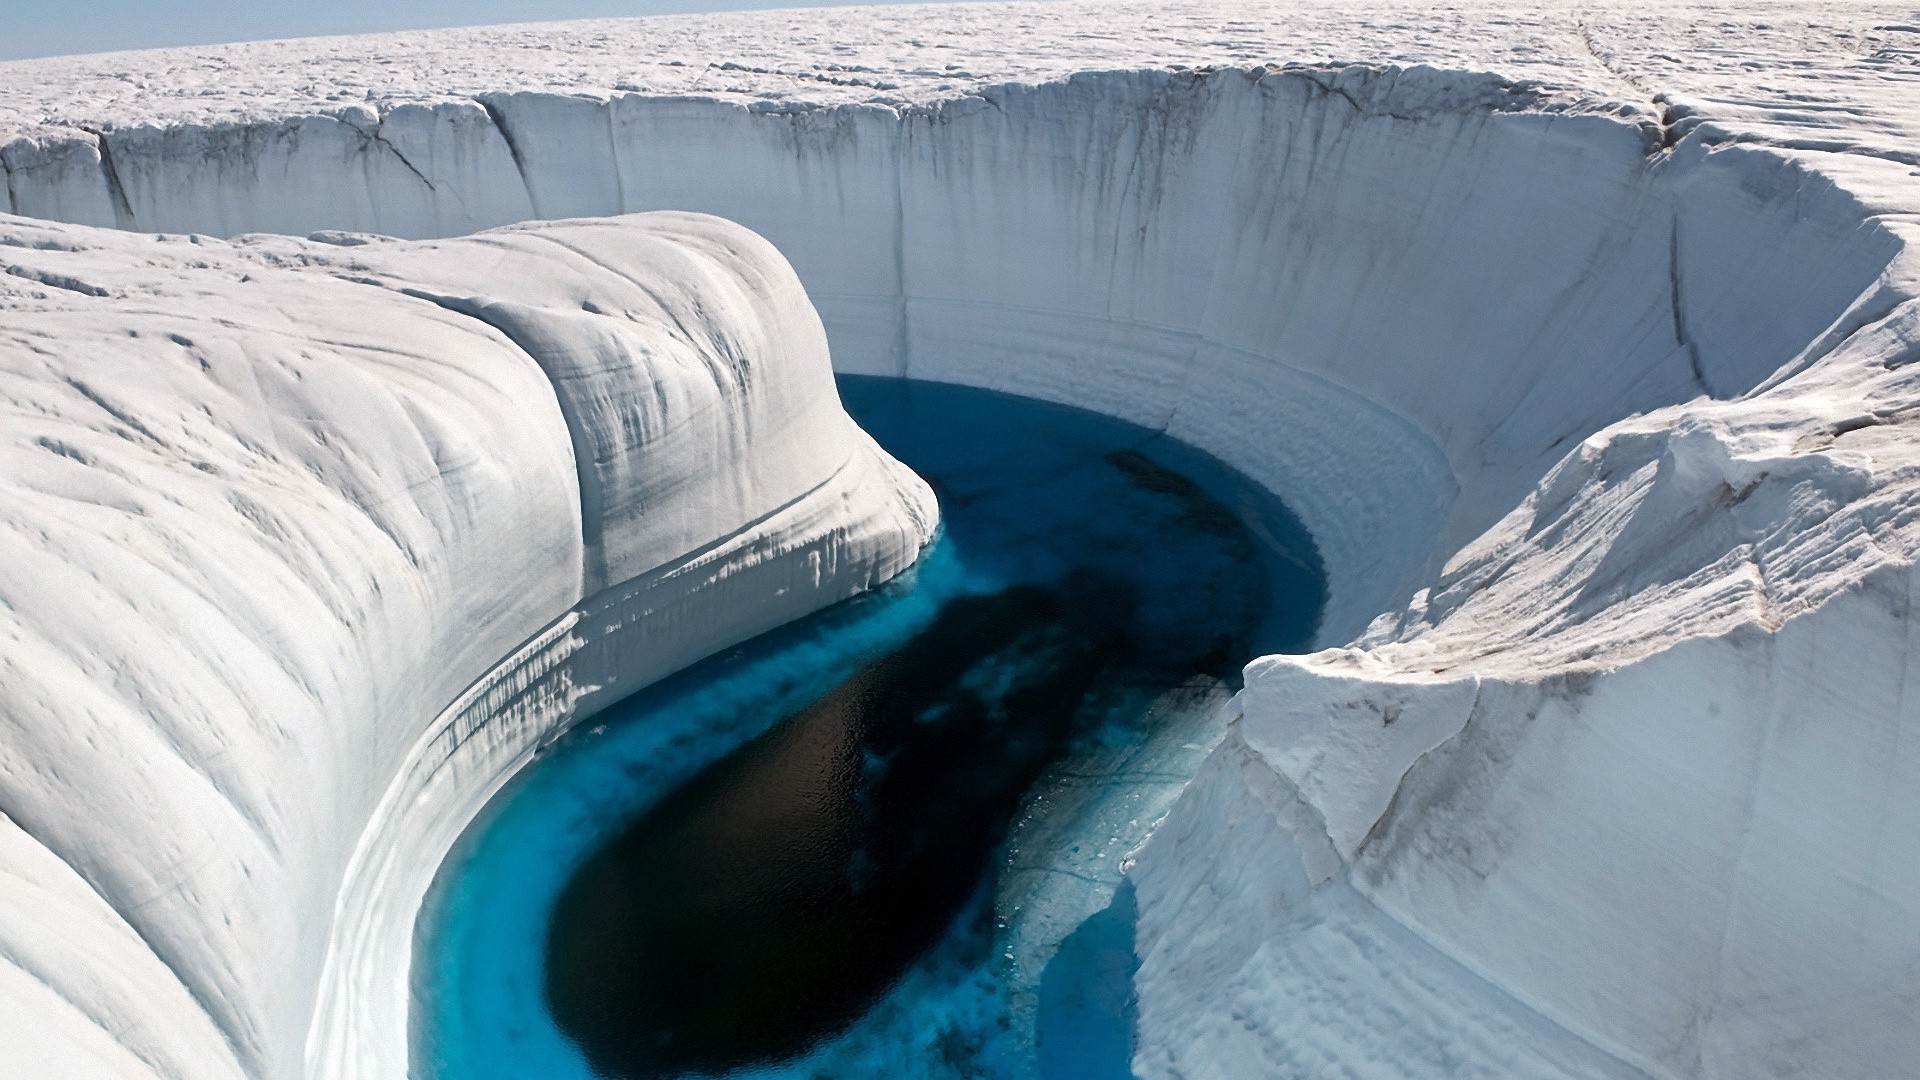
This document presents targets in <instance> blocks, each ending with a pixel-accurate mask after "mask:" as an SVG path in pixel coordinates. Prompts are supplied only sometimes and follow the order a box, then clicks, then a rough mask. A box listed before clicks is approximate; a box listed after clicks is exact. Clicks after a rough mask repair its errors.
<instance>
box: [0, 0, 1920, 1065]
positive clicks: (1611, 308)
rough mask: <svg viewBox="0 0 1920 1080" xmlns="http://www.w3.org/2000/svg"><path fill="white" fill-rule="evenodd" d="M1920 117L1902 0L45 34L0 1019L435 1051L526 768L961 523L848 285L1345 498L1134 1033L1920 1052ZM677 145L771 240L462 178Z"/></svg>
mask: <svg viewBox="0 0 1920 1080" xmlns="http://www.w3.org/2000/svg"><path fill="white" fill-rule="evenodd" d="M1917 148H1920V14H1916V13H1915V11H1914V10H1913V8H1912V7H1911V6H1910V5H1908V6H1901V5H1895V4H1886V3H1830V4H1819V5H1813V4H1808V3H1799V4H1776V3H1759V2H1749V3H1740V4H1706V3H1677V4H1671V5H1661V6H1659V7H1657V8H1651V9H1650V8H1648V7H1647V6H1646V5H1644V4H1642V5H1631V6H1630V5H1625V4H1620V5H1590V4H1583V5H1579V6H1577V7H1576V6H1573V5H1570V4H1563V3H1559V2H1557V0H1547V2H1543V3H1534V4H1528V5H1525V6H1517V5H1516V6H1511V7H1505V6H1499V5H1490V6H1487V7H1482V8H1477V9H1474V10H1466V9H1462V8H1456V7H1448V6H1442V5H1438V4H1433V3H1384V2H1383V3H1336V4H1331V5H1322V4H1313V5H1308V4H1304V3H1302V4H1291V3H1284V2H1280V3H1271V2H1251V3H1205V4H1202V3H1174V4H1163V3H1122V4H1083V3H1067V2H1060V3H1052V4H1031V5H1018V4H1013V5H978V6H973V5H968V6H945V5H941V6H930V7H914V8H907V7H899V8H866V9H837V10H822V11H812V12H765V13H756V14H740V15H727V16H701V17H676V18H663V19H653V20H629V21H616V22H589V23H572V24H555V25H548V26H522V27H504V28H490V29H477V30H462V31H436V32H423V33H416V34H400V35H388V36H382V37H367V38H342V39H324V40H312V41H299V42H277V43H264V44H253V45H237V46H225V47H219V48H208V49H192V50H170V51H162V52H151V53H122V54H107V55H99V56H89V57H78V58H62V59H56V60H39V61H23V62H16V63H11V64H4V65H0V165H4V171H5V179H6V188H7V198H8V204H7V209H9V210H10V211H11V214H12V216H6V217H0V270H4V274H0V343H3V344H0V387H4V396H3V397H0V401H3V402H4V408H3V409H0V430H3V431H4V433H5V437H4V440H0V454H4V456H5V462H6V464H5V466H4V469H3V470H0V486H3V487H4V490H5V495H4V497H0V552H4V554H0V813H4V815H5V816H4V817H0V844H3V845H4V851H5V854H4V855H3V856H0V868H3V869H4V873H3V874H0V1001H4V1003H5V1005H6V1007H5V1008H4V1009H0V1048H4V1049H0V1073H4V1074H5V1075H8V1076H12V1075H15V1074H18V1075H21V1076H33V1077H41V1076H48V1077H67V1076H73V1077H81V1076H85V1077H93V1076H127V1077H140V1078H150V1077H169V1078H194V1080H199V1078H205V1077H257V1078H270V1080H281V1078H293V1077H309V1078H313V1080H321V1078H325V1080H333V1078H340V1077H355V1078H360V1077H364V1078H368V1080H386V1078H392V1077H397V1076H400V1075H402V1074H403V1073H404V1072H405V1069H406V1048H405V1040H406V1014H407V1005H408V1003H407V977H406V964H407V962H408V951H407V950H408V947H409V941H410V936H411V930H412V919H413V916H414V912H415V911H416V910H417V907H418V904H419V900H420V897H421V895H422V892H423V890H424V888H425V886H426V884H427V880H428V878H429V877H430V876H431V874H432V873H433V871H434V869H435V867H436V866H437V863H438V854H439V853H441V852H444V851H445V850H446V848H447V846H448V845H449V844H450V843H451V842H452V840H453V838H454V836H455V835H457V833H458V832H459V830H460V828H461V827H462V826H463V825H464V824H465V823H466V821H467V820H468V818H470V817H471V815H472V814H473V813H474V812H475V811H476V810H477V809H478V807H479V806H480V805H481V804H482V803H483V802H484V801H485V799H486V798H487V796H488V795H489V794H491V792H492V791H493V790H494V789H495V788H496V787H497V786H498V784H500V783H501V782H502V781H503V780H504V779H505V778H506V776H507V775H509V774H510V773H511V772H512V771H513V770H514V769H515V768H516V767H517V766H518V765H519V764H520V763H521V762H523V761H524V760H525V759H526V758H527V756H528V755H529V754H530V753H531V752H532V750H533V749H534V748H536V747H537V746H538V745H539V744H540V743H541V741H542V740H543V739H546V738H549V737H551V736H552V735H554V734H556V733H557V732H558V731H559V730H560V729H561V728H562V727H564V726H565V725H567V724H568V723H570V722H572V721H573V720H575V719H577V718H578V717H580V716H582V715H585V714H586V713H587V712H590V711H591V710H592V709H593V708H594V707H596V705H595V703H596V702H597V701H605V700H610V699H611V698H612V697H613V696H616V695H617V693H618V692H620V691H623V690H625V689H627V688H631V687H633V686H637V685H639V684H641V683H644V682H646V681H648V680H650V679H652V678H655V677H658V676H659V675H661V674H664V673H666V672H668V671H671V670H674V669H676V668H678V667H681V666H683V665H684V664H686V663H687V662H689V661H691V660H692V659H694V658H697V657H698V656H700V655H703V654H704V653H706V652H709V651H711V650H713V649H714V648H717V647H719V646H720V645H723V644H726V643H730V642H733V641H737V640H740V639H741V638H743V637H744V636H746V635H749V634H751V633H753V632H755V631H756V630H758V629H761V628H763V627H766V626H769V625H771V624H773V623H777V622H780V621H783V620H785V619H788V618H791V617H793V616H796V615H798V614H800V613H803V612H805V611H809V610H812V609H814V608H816V607H818V606H820V605H822V604H824V603H826V602H828V601H830V600H832V599H833V598H835V597H838V596H844V595H848V594H850V593H852V592H854V591H857V590H860V589H863V588H866V587H868V586H870V585H871V584H873V583H875V582H877V581H879V580H881V579H883V578H884V577H886V576H888V575H890V574H891V573H893V572H895V571H897V570H898V569H899V568H900V567H902V566H904V565H905V564H906V563H907V562H908V561H909V560H911V558H912V556H913V554H914V553H915V552H916V551H917V550H918V549H919V546H920V544H921V542H922V541H923V540H924V538H925V537H926V536H927V535H928V534H929V532H930V530H931V529H932V527H933V524H934V510H933V504H932V500H931V496H930V494H929V493H928V492H927V490H926V489H925V488H924V486H922V485H921V484H919V483H918V482H917V481H916V480H914V479H913V478H912V477H911V475H910V474H907V473H906V472H905V471H904V470H903V469H901V468H900V467H899V466H897V465H896V464H895V463H893V462H891V460H890V459H888V458H887V457H886V456H885V455H884V454H882V453H880V452H879V451H878V450H877V449H876V448H875V447H874V446H873V444H872V443H871V442H870V441H869V440H867V439H866V438H865V436H864V435H862V434H861V433H860V432H859V431H858V429H857V428H856V427H854V426H853V424H852V423H851V421H849V420H848V419H847V418H846V416H845V414H844V412H842V410H841V409H840V406H839V404H838V401H837V399H836V398H835V397H834V393H833V384H832V381H831V379H830V377H829V370H828V361H827V342H828V341H829V340H830V341H831V343H832V366H833V367H834V368H835V369H838V370H840V371H843V372H854V373H868V374H895V375H907V376H910V377H913V378H921V379H930V380H938V381H947V382H957V383H965V384H970V385H976V386H982V387H987V388H991V389H997V390H1003V391H1010V392H1014V393H1019V394H1024V395H1028V396H1032V397H1038V398H1044V399H1050V400H1054V401H1060V402H1065V403H1068V404H1073V405H1078V406H1081V407H1084V408H1089V409H1093V410H1097V411H1100V412H1104V413H1107V414H1110V415H1113V416H1116V417H1119V418H1122V419H1126V420H1129V421H1132V422H1134V423H1138V424H1142V425H1144V426H1147V427H1150V428H1153V429H1156V430H1160V431H1164V432H1166V433H1167V434H1169V435H1171V436H1173V437H1175V438H1177V439H1179V440H1182V441H1184V442H1187V443H1190V444H1192V445H1194V446H1196V447H1199V448H1200V449H1203V450H1205V451H1207V452H1209V453H1211V454H1213V455H1215V456H1216V457H1218V458H1219V459H1221V460H1222V461H1224V462H1226V463H1228V464H1230V465H1232V466H1234V467H1236V468H1238V469H1239V470H1241V471H1242V472H1244V473H1245V474H1246V475H1248V476H1249V477H1252V478H1253V479H1254V480H1256V481H1258V482H1260V483H1261V484H1264V485H1265V486H1267V487H1268V488H1270V489H1271V490H1272V491H1273V492H1275V493H1276V494H1278V495H1279V496H1280V497H1281V498H1283V499H1284V500H1285V501H1286V503H1287V504H1288V505H1289V506H1291V507H1292V508H1293V509H1294V510H1295V511H1296V512H1297V513H1298V514H1299V516H1300V518H1301V519H1302V520H1303V521H1304V522H1305V524H1306V525H1307V526H1308V528H1309V529H1310V530H1311V531H1312V533H1313V534H1314V537H1315V539H1316V542H1317V543H1318V545H1319V548H1320V552H1321V556H1322V559H1323V561H1324V563H1325V566H1326V568H1327V572H1328V575H1329V582H1328V587H1329V595H1330V599H1329V603H1328V607H1327V610H1326V613H1325V617H1324V621H1323V624H1322V629H1321V634H1320V644H1322V645H1324V646H1326V647H1327V648H1326V649H1325V650H1324V651H1322V652H1318V653H1314V654H1312V655H1308V656H1276V657H1268V658H1265V659H1262V660H1259V661H1256V662H1255V663H1254V664H1253V665H1252V666H1251V667H1250V668H1249V669H1248V671H1247V679H1246V687H1245V689H1244V690H1243V691H1242V692H1241V693H1240V694H1239V695H1238V697H1237V698H1236V699H1235V703H1234V705H1233V706H1231V707H1232V708H1233V709H1235V710H1236V711H1237V714H1238V719H1237V720H1235V721H1234V722H1233V723H1232V724H1231V725H1230V727H1229V729H1228V731H1229V734H1228V736H1227V739H1226V741H1225V743H1223V744H1222V745H1221V746H1220V747H1219V748H1218V749H1217V750H1216V751H1215V752H1214V753H1213V754H1212V756H1211V757H1210V758H1209V759H1208V760H1207V763H1206V764H1205V765H1204V766H1203V767H1202V768H1201V770H1200V771H1199V773H1198V775H1197V776H1196V777H1195V779H1194V780H1193V781H1192V782H1191V783H1190V784H1189V785H1188V787H1187V789H1186V791H1185V794H1183V795H1182V796H1181V798H1180V799H1179V801H1178V802H1177V803H1176V804H1175V806H1174V808H1173V810H1172V812H1171V813H1170V815H1169V816H1168V818H1167V819H1166V821H1165V822H1164V823H1163V824H1162V825H1161V826H1160V828H1159V829H1158V831H1157V832H1156V833H1155V835H1154V836H1153V837H1152V839H1150V840H1149V841H1148V842H1147V844H1146V845H1145V846H1144V847H1142V848H1141V849H1140V850H1139V851H1138V852H1137V853H1136V854H1135V856H1134V857H1133V859H1132V862H1131V868H1130V871H1129V873H1130V878H1131V881H1132V885H1133V896H1134V902H1135V904H1136V905H1137V912H1138V914H1137V922H1136V925H1135V933H1134V936H1135V950H1136V953H1137V955H1138V958H1139V960H1140V968H1139V971H1138V974H1137V975H1136V977H1135V983H1134V992H1135V994H1136V995H1137V1001H1138V1023H1137V1030H1136V1032H1135V1043H1136V1051H1135V1057H1134V1070H1135V1072H1136V1073H1137V1074H1139V1075H1143V1076H1194V1077H1242V1076H1248V1077H1251V1076H1283V1077H1316V1078H1317V1077H1326V1076H1367V1077H1372V1076H1406V1077H1432V1076H1488V1077H1511V1076H1606V1077H1613V1076H1656V1077H1714V1078H1726V1080H1744V1078H1751V1077H1763V1076H1767V1077H1772V1076H1780V1077H1785V1076H1796V1077H1797V1076H1809V1077H1812V1076H1817V1077H1831V1078H1844V1077H1860V1078H1887V1077H1897V1076H1911V1075H1920V844H1916V843H1914V841H1913V838H1914V837H1915V836H1916V835H1920V695H1914V700H1910V699H1909V695H1908V694H1907V692H1906V681H1907V672H1908V669H1909V666H1910V665H1911V664H1912V663H1913V658H1914V651H1913V649H1912V648H1911V647H1910V643H1909V639H1910V637H1911V635H1912V629H1913V626H1914V622H1915V620H1916V618H1920V613H1916V612H1915V611H1914V610H1913V595H1914V589H1915V587H1916V574H1917V573H1920V570H1916V556H1920V437H1917V436H1916V426H1920V376H1917V375H1916V374H1915V371H1917V370H1920V367H1916V366H1915V365H1914V363H1913V362H1914V361H1916V360H1920V299H1917V297H1920V259H1916V257H1915V255H1914V254H1913V253H1912V252H1911V251H1910V249H1909V244H1910V241H1911V240H1912V239H1913V238H1914V236H1915V235H1916V234H1920V149H1917ZM653 210H674V211H699V212H704V213H707V214H715V215H719V216H720V217H723V218H727V219H731V220H732V221H735V222H739V223H741V224H742V225H744V226H746V227H747V228H750V229H752V230H754V231H755V232H757V233H758V234H759V235H760V236H763V237H765V238H766V240H765V241H762V240H760V239H758V238H757V237H755V236H754V235H752V234H751V233H749V232H747V231H746V229H741V228H737V227H734V226H730V225H727V224H725V223H722V222H718V221H715V220H713V219H711V218H706V217H699V216H692V215H686V214H666V215H658V214H649V215H644V216H640V217H620V218H604V219H602V220H569V221H563V222H558V223H552V224H540V223H535V224H526V225H514V226H512V227H509V228H506V229H503V230H499V231H492V232H485V233H481V234H480V235H474V236H467V235H466V234H472V233H475V232H476V231H478V230H483V229H491V228H494V227H496V226H502V225H508V224H510V223H514V222H521V221H532V220H533V219H559V218H568V219H573V218H588V217H595V218H598V217H601V216H606V215H620V214H625V213H630V212H635V211H653ZM155 233H158V234H161V235H152V234H155ZM141 234H145V235H141ZM184 234H194V235H184ZM216 237H224V238H228V239H216ZM397 237H403V238H407V239H395V238H397ZM442 237H464V238H461V239H436V238H442ZM769 241H770V243H768V242H769ZM776 249H777V250H776ZM783 257H784V258H783ZM787 260H790V261H791V269H789V268H788V263H787ZM802 286H804V291H803V290H802ZM809 301H810V302H811V303H809ZM816 309H817V311H818V315H817V316H816V315H815V310H816ZM823 327H824V334H823V333H822V329H823Z"/></svg>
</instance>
